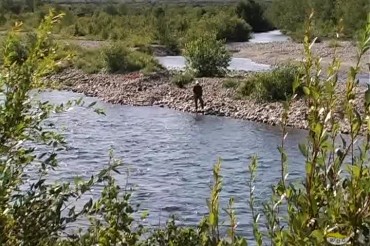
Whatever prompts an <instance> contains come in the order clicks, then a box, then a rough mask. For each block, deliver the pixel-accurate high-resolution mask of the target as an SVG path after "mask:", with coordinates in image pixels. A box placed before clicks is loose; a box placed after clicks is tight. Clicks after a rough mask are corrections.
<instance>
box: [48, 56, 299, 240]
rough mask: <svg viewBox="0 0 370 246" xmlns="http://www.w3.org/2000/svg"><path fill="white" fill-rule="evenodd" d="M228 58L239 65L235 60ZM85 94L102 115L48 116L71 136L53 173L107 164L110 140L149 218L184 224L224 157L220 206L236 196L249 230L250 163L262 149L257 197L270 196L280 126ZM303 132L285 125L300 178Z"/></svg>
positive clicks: (52, 95) (198, 212)
mask: <svg viewBox="0 0 370 246" xmlns="http://www.w3.org/2000/svg"><path fill="white" fill-rule="evenodd" d="M250 62H251V61H250ZM233 64H234V66H238V60H236V63H235V60H234V63H233ZM244 65H245V64H244ZM249 65H251V66H252V69H255V70H259V69H263V68H266V65H263V64H259V65H258V64H253V63H252V62H251V63H250V64H249ZM80 97H84V96H83V95H82V94H77V93H72V92H65V91H51V92H44V93H42V94H41V99H42V100H49V101H51V102H53V103H61V102H66V100H67V99H77V98H80ZM84 100H85V101H86V102H87V103H89V102H92V101H98V103H97V106H99V107H101V108H103V109H104V111H105V113H106V116H100V115H97V114H96V113H94V112H92V111H91V110H87V109H83V108H80V107H76V108H73V109H72V110H69V111H67V112H65V113H62V114H58V115H54V116H53V117H52V119H51V120H52V121H54V122H55V123H56V124H57V125H58V126H59V127H60V128H63V129H64V130H63V134H64V135H65V137H66V140H67V142H68V143H69V145H68V146H69V149H68V151H66V152H62V153H60V155H59V157H60V168H59V169H57V170H56V171H55V172H54V173H52V174H51V176H52V179H54V180H58V181H73V177H74V176H81V177H85V178H88V177H90V176H91V175H93V174H96V173H97V172H98V171H99V170H100V169H102V168H103V167H104V166H106V164H107V162H108V152H109V149H110V148H111V147H113V148H114V150H115V157H117V158H120V159H122V160H123V161H124V163H125V165H124V167H123V168H122V170H121V171H122V172H123V173H125V170H126V169H129V173H130V174H129V178H128V186H129V187H131V188H133V198H132V199H133V200H132V201H133V203H139V204H140V205H141V206H140V209H141V210H148V211H149V214H150V215H149V217H148V219H147V221H146V223H148V224H150V225H153V226H158V225H160V224H162V225H163V224H164V222H165V220H166V219H168V218H169V216H170V215H172V214H175V215H177V216H178V220H179V223H180V224H181V225H191V226H194V225H196V224H198V222H199V221H200V219H201V218H202V216H203V215H204V214H205V213H206V211H207V206H206V198H208V197H209V194H210V188H209V185H210V183H211V181H212V168H213V165H214V164H215V163H216V161H217V159H218V158H221V159H222V176H223V190H222V193H221V204H222V207H223V208H226V205H227V201H228V199H229V198H230V197H234V199H235V208H236V213H237V217H238V220H239V223H240V224H239V227H238V228H239V231H240V232H241V233H242V234H243V235H246V236H248V237H250V236H251V232H252V230H251V227H250V225H251V222H252V218H251V214H250V210H249V208H248V187H247V181H248V178H249V174H248V172H247V167H248V163H249V161H250V158H251V156H252V155H258V156H259V168H258V178H257V182H256V196H257V202H258V203H259V204H260V203H261V201H266V200H267V199H268V198H269V194H270V185H272V184H274V183H276V182H277V181H278V180H279V178H280V158H279V152H278V150H277V146H278V145H279V144H280V141H281V131H280V129H279V127H273V126H268V125H264V124H258V123H253V122H248V121H242V120H235V119H229V118H222V117H214V116H201V115H194V114H189V113H183V112H179V111H175V110H170V109H166V108H160V107H132V106H122V105H113V104H107V103H103V102H101V101H99V100H98V99H96V98H89V97H84ZM305 135H306V132H305V131H302V130H295V129H290V130H289V135H288V138H287V143H286V144H287V146H286V147H287V149H288V154H289V160H290V161H289V164H290V179H291V180H298V179H300V178H301V177H302V175H303V172H304V164H303V163H304V162H303V159H302V157H301V155H300V154H299V150H298V147H297V146H298V143H299V142H300V141H302V140H303V139H304V137H305ZM117 178H118V182H119V184H120V185H121V186H122V187H124V186H126V181H127V179H126V176H125V175H122V176H118V177H117ZM99 191H100V190H99V187H97V188H96V189H95V190H94V191H92V196H95V197H96V196H98V194H99ZM223 214H224V213H223ZM222 218H223V219H225V216H224V215H223V217H222ZM84 223H85V222H83V221H82V222H81V224H80V225H79V226H84Z"/></svg>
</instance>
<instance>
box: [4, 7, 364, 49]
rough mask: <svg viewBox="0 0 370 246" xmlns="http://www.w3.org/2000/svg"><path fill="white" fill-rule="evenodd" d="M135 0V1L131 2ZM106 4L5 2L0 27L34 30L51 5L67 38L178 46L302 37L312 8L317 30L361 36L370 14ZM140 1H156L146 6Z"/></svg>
mask: <svg viewBox="0 0 370 246" xmlns="http://www.w3.org/2000/svg"><path fill="white" fill-rule="evenodd" d="M128 2H133V1H128ZM135 2H136V5H132V4H128V3H120V4H117V3H113V2H110V1H107V2H106V3H104V4H92V3H89V4H58V3H52V4H51V3H46V2H45V1H41V0H2V1H1V2H0V27H2V28H3V29H6V28H8V27H9V25H12V24H13V23H14V21H15V20H21V21H23V22H24V23H25V26H26V28H30V29H32V28H34V27H36V26H37V25H38V24H39V23H40V20H41V19H42V17H43V16H45V15H46V14H47V13H48V9H49V8H50V7H53V8H55V9H56V10H57V11H58V12H64V13H65V17H64V20H63V21H62V23H61V24H60V25H58V26H57V27H55V28H56V31H57V32H58V33H59V34H61V35H65V36H67V37H81V36H84V37H86V38H90V39H101V40H106V39H112V40H122V41H126V42H128V43H130V44H133V45H135V46H142V45H145V44H149V43H151V44H153V43H154V44H156V43H158V44H163V45H166V46H168V47H169V48H171V49H174V50H178V49H179V47H182V45H183V44H184V42H186V41H188V40H189V39H192V38H193V37H194V36H198V35H202V34H204V33H208V32H214V33H215V34H216V35H217V38H219V39H224V40H226V41H247V40H248V39H249V38H250V37H251V33H252V32H263V31H269V30H272V29H274V28H279V29H281V30H282V31H283V32H284V33H286V34H288V35H290V36H291V37H293V38H295V39H297V40H301V39H302V36H303V30H304V23H305V20H306V19H307V17H308V15H309V13H310V12H311V10H312V9H314V10H315V15H314V23H313V25H314V34H315V35H317V36H319V37H321V38H325V37H333V36H334V35H335V33H336V32H337V30H338V27H339V25H342V27H343V31H342V33H343V36H344V37H346V38H354V37H356V35H357V33H358V30H359V29H360V28H361V27H363V25H364V24H365V22H366V15H367V13H369V12H370V1H368V0H272V1H257V0H243V1H240V2H234V1H226V2H225V1H209V2H212V3H222V2H223V3H224V4H208V5H202V4H201V3H204V2H205V1H188V2H187V3H188V4H182V2H181V3H179V2H178V1H177V4H167V3H175V1H167V2H166V1H165V2H163V1H158V2H157V1H135ZM140 2H143V3H145V2H151V4H142V5H140V7H139V8H138V4H140ZM184 3H185V1H184Z"/></svg>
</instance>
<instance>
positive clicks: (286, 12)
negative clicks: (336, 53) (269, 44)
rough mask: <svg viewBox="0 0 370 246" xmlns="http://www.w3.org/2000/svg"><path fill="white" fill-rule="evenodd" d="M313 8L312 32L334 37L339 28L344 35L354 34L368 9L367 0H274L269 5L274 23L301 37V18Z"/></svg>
mask: <svg viewBox="0 0 370 246" xmlns="http://www.w3.org/2000/svg"><path fill="white" fill-rule="evenodd" d="M312 9H313V10H314V16H313V20H314V23H313V24H314V32H315V33H314V34H315V35H317V36H319V37H333V36H334V35H335V34H336V32H337V31H338V30H339V29H340V28H342V34H343V35H344V37H346V38H355V37H356V36H357V34H358V31H359V30H360V29H361V28H363V27H364V26H365V24H366V19H367V14H368V13H370V1H369V0H274V1H273V2H272V4H271V5H270V6H269V9H268V16H269V19H270V20H271V21H272V22H273V24H274V25H275V26H276V27H278V28H280V29H282V30H283V31H285V32H286V33H288V34H289V35H292V36H293V37H297V38H301V37H302V36H303V32H304V22H305V20H307V17H308V16H309V14H310V12H311V10H312Z"/></svg>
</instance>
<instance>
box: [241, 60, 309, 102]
mask: <svg viewBox="0 0 370 246" xmlns="http://www.w3.org/2000/svg"><path fill="white" fill-rule="evenodd" d="M300 75H301V68H300V67H299V66H296V65H292V64H285V65H279V66H277V67H275V68H273V69H272V70H271V71H268V72H260V73H255V74H253V75H252V76H251V77H249V78H248V79H247V80H246V81H244V82H243V83H242V84H241V86H240V87H239V90H238V91H239V93H240V94H241V95H242V96H252V97H254V98H256V99H257V100H261V101H280V100H285V99H286V98H287V97H288V96H291V95H292V93H293V84H294V81H295V80H296V78H297V76H298V77H299V76H300ZM297 93H298V94H302V90H300V89H299V90H297Z"/></svg>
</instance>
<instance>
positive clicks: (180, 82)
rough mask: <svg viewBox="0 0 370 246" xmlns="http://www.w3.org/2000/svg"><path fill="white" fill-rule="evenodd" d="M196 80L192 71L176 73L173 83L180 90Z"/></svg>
mask: <svg viewBox="0 0 370 246" xmlns="http://www.w3.org/2000/svg"><path fill="white" fill-rule="evenodd" d="M193 80H194V76H193V74H192V73H191V72H190V71H185V72H176V73H175V74H174V75H173V77H172V79H171V82H172V83H173V84H175V85H176V86H177V87H179V88H184V86H185V85H187V84H190V83H191V82H192V81H193Z"/></svg>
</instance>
